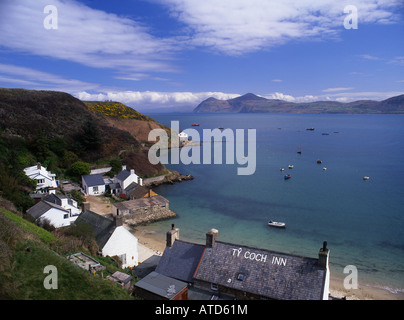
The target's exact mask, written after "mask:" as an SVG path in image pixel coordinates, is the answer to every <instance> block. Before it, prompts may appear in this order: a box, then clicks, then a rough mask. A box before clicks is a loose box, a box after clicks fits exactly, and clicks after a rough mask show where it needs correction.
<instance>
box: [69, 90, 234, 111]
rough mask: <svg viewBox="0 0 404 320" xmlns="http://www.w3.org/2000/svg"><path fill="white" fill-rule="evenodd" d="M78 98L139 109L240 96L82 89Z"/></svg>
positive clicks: (191, 104)
mask: <svg viewBox="0 0 404 320" xmlns="http://www.w3.org/2000/svg"><path fill="white" fill-rule="evenodd" d="M76 96H77V98H79V99H80V100H98V101H103V100H113V101H119V102H122V103H125V104H128V105H129V106H135V107H137V108H139V109H142V108H143V109H147V108H148V107H152V108H157V107H158V108H170V107H179V106H187V107H196V106H197V105H198V104H199V103H200V102H202V101H203V100H205V99H207V98H210V97H214V98H216V99H219V100H226V99H232V98H236V97H238V96H240V95H239V94H234V93H224V92H156V91H143V92H141V91H115V92H112V91H111V92H103V93H97V94H92V93H88V92H86V91H82V92H79V93H77V94H76Z"/></svg>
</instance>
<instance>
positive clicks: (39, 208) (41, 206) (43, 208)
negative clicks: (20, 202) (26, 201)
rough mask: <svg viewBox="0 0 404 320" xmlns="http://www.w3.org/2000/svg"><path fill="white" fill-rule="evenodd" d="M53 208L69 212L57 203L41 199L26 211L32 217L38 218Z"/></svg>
mask: <svg viewBox="0 0 404 320" xmlns="http://www.w3.org/2000/svg"><path fill="white" fill-rule="evenodd" d="M52 208H55V209H58V210H60V211H63V212H65V213H69V211H67V210H65V209H63V208H62V207H60V206H58V205H57V204H54V203H51V202H48V201H44V200H41V201H39V202H38V203H37V204H35V205H34V206H32V207H31V208H29V209H28V210H27V213H28V214H29V215H30V216H31V217H33V218H34V219H38V218H39V217H41V216H42V215H43V214H44V213H45V212H47V211H49V210H50V209H52Z"/></svg>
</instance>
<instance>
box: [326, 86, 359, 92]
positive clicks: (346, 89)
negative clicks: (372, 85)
mask: <svg viewBox="0 0 404 320" xmlns="http://www.w3.org/2000/svg"><path fill="white" fill-rule="evenodd" d="M353 89H354V87H349V88H328V89H324V90H323V92H338V91H348V90H353Z"/></svg>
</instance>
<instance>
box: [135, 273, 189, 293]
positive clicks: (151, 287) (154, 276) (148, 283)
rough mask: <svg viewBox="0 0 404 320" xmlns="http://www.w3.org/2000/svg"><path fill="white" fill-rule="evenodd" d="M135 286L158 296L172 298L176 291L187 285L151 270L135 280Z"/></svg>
mask: <svg viewBox="0 0 404 320" xmlns="http://www.w3.org/2000/svg"><path fill="white" fill-rule="evenodd" d="M135 287H139V288H142V289H144V290H147V291H149V292H152V293H154V294H156V295H159V296H160V297H165V298H168V299H172V298H174V297H175V296H176V295H177V293H179V292H180V291H181V290H183V289H184V288H186V287H187V283H185V282H182V281H179V280H176V279H172V278H170V277H167V276H164V275H162V274H159V273H158V272H155V271H153V272H151V273H149V274H148V275H147V276H146V277H144V278H143V279H141V280H139V281H138V282H136V284H135Z"/></svg>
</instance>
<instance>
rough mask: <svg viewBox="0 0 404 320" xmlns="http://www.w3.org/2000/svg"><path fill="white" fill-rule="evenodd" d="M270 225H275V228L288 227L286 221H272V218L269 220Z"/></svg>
mask: <svg viewBox="0 0 404 320" xmlns="http://www.w3.org/2000/svg"><path fill="white" fill-rule="evenodd" d="M268 225H269V226H270V227H275V228H285V227H286V223H284V222H277V221H272V220H269V221H268Z"/></svg>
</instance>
